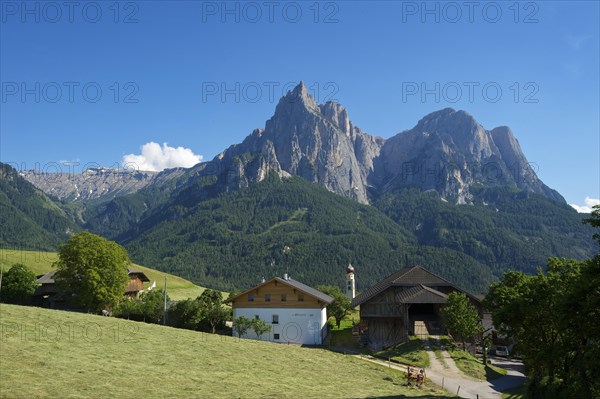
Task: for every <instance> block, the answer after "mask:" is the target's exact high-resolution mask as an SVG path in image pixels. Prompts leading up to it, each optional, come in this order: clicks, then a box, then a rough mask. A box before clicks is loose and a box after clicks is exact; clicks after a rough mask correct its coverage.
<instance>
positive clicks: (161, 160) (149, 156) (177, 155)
mask: <svg viewBox="0 0 600 399" xmlns="http://www.w3.org/2000/svg"><path fill="white" fill-rule="evenodd" d="M140 150H141V151H142V153H141V154H140V155H136V154H128V155H124V156H123V166H124V167H126V168H131V167H132V166H135V168H136V169H137V170H147V171H156V172H160V171H161V170H164V169H168V168H177V167H184V168H189V167H192V166H194V165H196V164H197V163H199V162H200V161H202V155H198V154H194V152H193V151H192V150H190V149H189V148H184V147H177V148H175V147H169V146H168V145H167V143H163V145H162V147H161V146H160V144H158V143H155V142H153V141H151V142H149V143H146V144H144V145H143V146H141V147H140Z"/></svg>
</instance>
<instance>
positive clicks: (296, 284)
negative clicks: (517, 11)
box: [223, 277, 333, 305]
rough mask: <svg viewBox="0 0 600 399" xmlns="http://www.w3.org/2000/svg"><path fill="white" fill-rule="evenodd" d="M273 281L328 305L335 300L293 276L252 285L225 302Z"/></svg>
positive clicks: (225, 301)
mask: <svg viewBox="0 0 600 399" xmlns="http://www.w3.org/2000/svg"><path fill="white" fill-rule="evenodd" d="M273 281H277V282H278V283H281V284H286V285H288V286H290V287H292V288H295V289H297V290H298V291H300V292H303V293H304V294H306V295H310V296H312V297H314V298H316V299H318V300H319V301H321V302H324V303H325V304H326V305H329V304H330V303H331V302H333V298H332V297H330V296H329V295H327V294H325V293H323V292H321V291H319V290H317V289H314V288H313V287H310V286H308V285H306V284H302V283H301V282H300V281H296V280H292V279H291V278H289V279H287V280H285V279H283V278H280V277H274V278H272V279H270V280H268V281H265V282H264V283H261V284H259V285H257V286H256V287H252V288H250V289H249V290H246V291H244V292H242V293H241V294H238V295H236V296H234V297H231V298H228V299H226V300H224V301H223V303H228V302H233V301H234V300H235V299H237V298H240V297H242V296H244V295H247V294H248V293H250V292H252V291H254V290H255V289H257V288H260V287H262V286H265V285H267V284H269V283H271V282H273Z"/></svg>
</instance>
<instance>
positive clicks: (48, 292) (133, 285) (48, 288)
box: [33, 267, 150, 308]
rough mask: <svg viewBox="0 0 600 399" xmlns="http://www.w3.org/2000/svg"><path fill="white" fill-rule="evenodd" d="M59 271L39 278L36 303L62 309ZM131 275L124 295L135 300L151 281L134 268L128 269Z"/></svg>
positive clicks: (52, 271)
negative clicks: (56, 276) (56, 277)
mask: <svg viewBox="0 0 600 399" xmlns="http://www.w3.org/2000/svg"><path fill="white" fill-rule="evenodd" d="M57 271H58V270H56V269H55V270H51V271H49V272H48V273H46V274H43V275H41V276H38V279H37V281H36V282H37V283H38V284H39V286H38V287H37V288H36V290H35V292H34V293H33V300H34V303H37V304H39V305H42V306H46V307H51V308H54V307H62V306H63V305H64V302H65V299H66V298H64V297H63V295H62V294H61V293H60V292H59V291H58V288H57V286H56V281H55V280H54V275H55V274H56V272H57ZM127 273H128V274H129V282H128V283H127V287H126V288H125V293H124V295H126V296H129V297H133V298H135V297H136V296H137V295H138V294H139V293H140V292H141V291H143V290H144V286H143V284H144V283H145V282H148V281H150V279H149V278H148V276H146V274H145V273H144V272H142V271H141V270H138V269H134V268H133V267H128V268H127Z"/></svg>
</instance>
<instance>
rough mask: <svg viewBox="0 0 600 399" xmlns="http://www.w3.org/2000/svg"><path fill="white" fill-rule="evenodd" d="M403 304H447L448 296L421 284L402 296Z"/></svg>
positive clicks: (404, 292)
mask: <svg viewBox="0 0 600 399" xmlns="http://www.w3.org/2000/svg"><path fill="white" fill-rule="evenodd" d="M399 299H400V302H401V303H446V300H447V299H448V295H446V294H444V293H443V292H439V291H438V290H434V289H433V288H430V287H426V286H424V285H422V284H419V285H417V286H415V287H411V288H409V289H407V290H406V291H403V292H402V293H401V294H400V298H399Z"/></svg>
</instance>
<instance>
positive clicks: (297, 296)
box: [224, 276, 333, 345]
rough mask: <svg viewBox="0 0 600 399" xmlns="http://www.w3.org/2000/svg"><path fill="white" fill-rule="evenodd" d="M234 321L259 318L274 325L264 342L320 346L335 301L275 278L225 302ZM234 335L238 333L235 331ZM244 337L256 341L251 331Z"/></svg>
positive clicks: (291, 281) (312, 289)
mask: <svg viewBox="0 0 600 399" xmlns="http://www.w3.org/2000/svg"><path fill="white" fill-rule="evenodd" d="M224 302H225V303H231V306H232V307H233V318H234V319H235V318H237V317H240V316H245V317H247V318H249V319H252V318H259V319H261V320H264V321H266V322H267V324H268V325H270V326H271V332H270V333H266V334H264V335H263V336H262V337H261V339H262V340H266V341H272V342H281V343H295V344H303V345H321V344H322V343H323V339H324V338H325V336H326V335H327V305H329V304H330V303H331V302H333V298H332V297H330V296H329V295H326V294H324V293H322V292H321V291H318V290H316V289H314V288H312V287H309V286H308V285H306V284H302V283H301V282H299V281H296V280H292V279H291V278H289V277H287V276H284V278H279V277H275V278H272V279H270V280H268V281H265V282H263V283H262V284H260V285H258V286H256V287H254V288H251V289H249V290H247V291H245V292H242V293H241V294H239V295H237V296H234V297H232V298H229V299H227V300H225V301H224ZM233 335H234V336H237V335H236V332H235V331H234V332H233ZM242 338H252V339H257V338H258V337H257V336H256V334H255V333H254V331H252V330H249V331H248V332H247V333H246V334H244V336H243V337H242Z"/></svg>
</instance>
